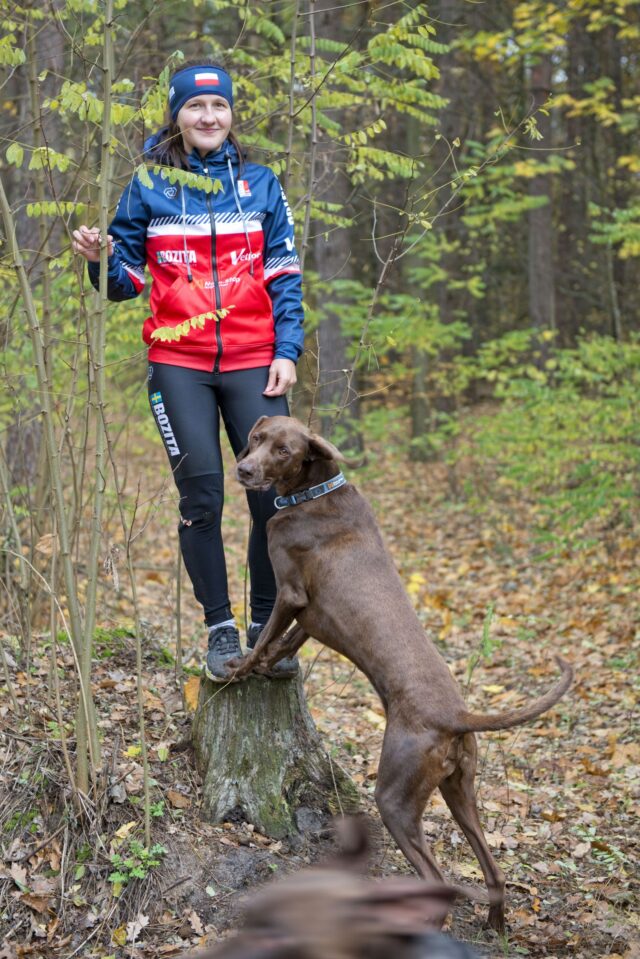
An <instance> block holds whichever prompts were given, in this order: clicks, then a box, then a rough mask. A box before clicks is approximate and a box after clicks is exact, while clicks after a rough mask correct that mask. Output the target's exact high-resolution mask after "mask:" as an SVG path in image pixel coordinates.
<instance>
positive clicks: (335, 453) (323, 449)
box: [307, 433, 344, 462]
mask: <svg viewBox="0 0 640 959" xmlns="http://www.w3.org/2000/svg"><path fill="white" fill-rule="evenodd" d="M307 459H309V460H320V459H324V460H338V461H339V462H343V461H344V456H343V455H342V453H341V452H340V450H339V449H338V448H337V446H334V445H333V443H330V442H329V440H325V439H323V438H322V436H318V434H317V433H311V434H310V435H309V451H308V453H307Z"/></svg>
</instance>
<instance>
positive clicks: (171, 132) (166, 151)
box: [147, 60, 244, 173]
mask: <svg viewBox="0 0 640 959" xmlns="http://www.w3.org/2000/svg"><path fill="white" fill-rule="evenodd" d="M189 67H218V68H219V69H221V70H224V67H223V66H222V65H221V64H219V63H213V62H212V61H209V60H189V61H187V62H186V63H183V64H182V66H181V67H180V69H181V70H184V69H186V68H189ZM167 114H168V116H167V124H166V126H164V127H162V129H161V130H159V131H158V134H157V143H155V144H154V146H153V147H151V149H150V150H149V152H148V154H147V156H148V158H149V159H150V160H154V161H155V162H156V163H160V164H161V165H162V166H172V167H176V169H178V170H187V171H188V170H189V169H190V167H189V154H188V153H187V151H186V150H185V148H184V142H183V140H182V134H181V133H180V127H179V126H178V123H177V121H176V120H174V119H173V118H172V116H171V113H170V112H169V110H168V108H167ZM227 139H228V140H229V143H231V144H232V146H234V147H235V148H236V150H237V152H238V161H239V164H240V167H239V172H240V173H241V172H242V170H243V167H244V150H243V148H242V146H241V145H240V141H239V140H238V138H237V136H236V135H235V133H234V132H233V130H230V131H229V134H228V136H227Z"/></svg>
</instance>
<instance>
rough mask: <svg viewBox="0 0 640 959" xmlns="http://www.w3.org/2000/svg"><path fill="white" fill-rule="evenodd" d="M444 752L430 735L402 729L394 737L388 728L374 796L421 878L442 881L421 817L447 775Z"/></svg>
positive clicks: (385, 822)
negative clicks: (429, 800)
mask: <svg viewBox="0 0 640 959" xmlns="http://www.w3.org/2000/svg"><path fill="white" fill-rule="evenodd" d="M444 752H446V750H443V748H442V744H440V743H439V742H437V741H434V737H433V735H431V734H423V733H420V734H414V733H407V732H406V730H404V729H403V730H401V731H400V733H399V734H398V735H395V733H394V732H393V730H392V728H391V727H390V726H389V725H388V726H387V731H386V733H385V737H384V743H383V746H382V755H381V756H380V765H379V767H378V779H377V783H376V793H375V796H376V803H377V804H378V809H379V810H380V815H381V817H382V821H383V822H384V824H385V826H386V827H387V829H388V830H389V832H390V833H391V835H392V836H393V838H394V839H395V841H396V842H397V844H398V846H399V847H400V849H401V851H402V852H403V853H404V855H405V856H406V858H407V859H408V860H409V862H410V863H411V865H412V866H413V867H414V869H415V870H416V872H417V873H418V875H420V876H422V877H423V878H424V879H435V880H440V881H443V875H442V873H441V871H440V867H439V866H438V863H437V862H436V859H435V857H434V855H433V853H432V852H431V850H430V849H429V846H428V844H427V841H426V839H425V835H424V828H423V826H422V813H423V812H424V808H425V806H426V804H427V800H428V799H429V796H430V795H431V793H432V792H433V791H434V789H436V787H437V786H438V785H439V784H440V780H441V779H442V777H443V775H444V774H445V773H444V771H443V765H442V763H443V758H444V756H443V753H444Z"/></svg>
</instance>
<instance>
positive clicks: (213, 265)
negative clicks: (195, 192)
mask: <svg viewBox="0 0 640 959" xmlns="http://www.w3.org/2000/svg"><path fill="white" fill-rule="evenodd" d="M204 172H205V175H206V176H209V167H208V166H205V167H204ZM207 210H208V212H209V224H210V226H211V270H212V273H213V289H214V291H215V301H216V310H220V308H221V306H222V299H221V297H220V282H219V278H218V263H217V260H216V218H215V216H214V213H213V207H212V206H211V194H210V193H207ZM220 323H221V320H220V319H219V318H218V317H216V320H215V324H216V344H217V347H218V353H217V355H216V359H215V363H214V364H213V372H214V373H219V372H220V358H221V357H222V333H221V332H220Z"/></svg>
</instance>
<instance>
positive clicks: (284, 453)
mask: <svg viewBox="0 0 640 959" xmlns="http://www.w3.org/2000/svg"><path fill="white" fill-rule="evenodd" d="M278 453H280V456H288V455H289V450H288V449H287V447H286V446H281V447H280V449H279V450H278Z"/></svg>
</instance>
